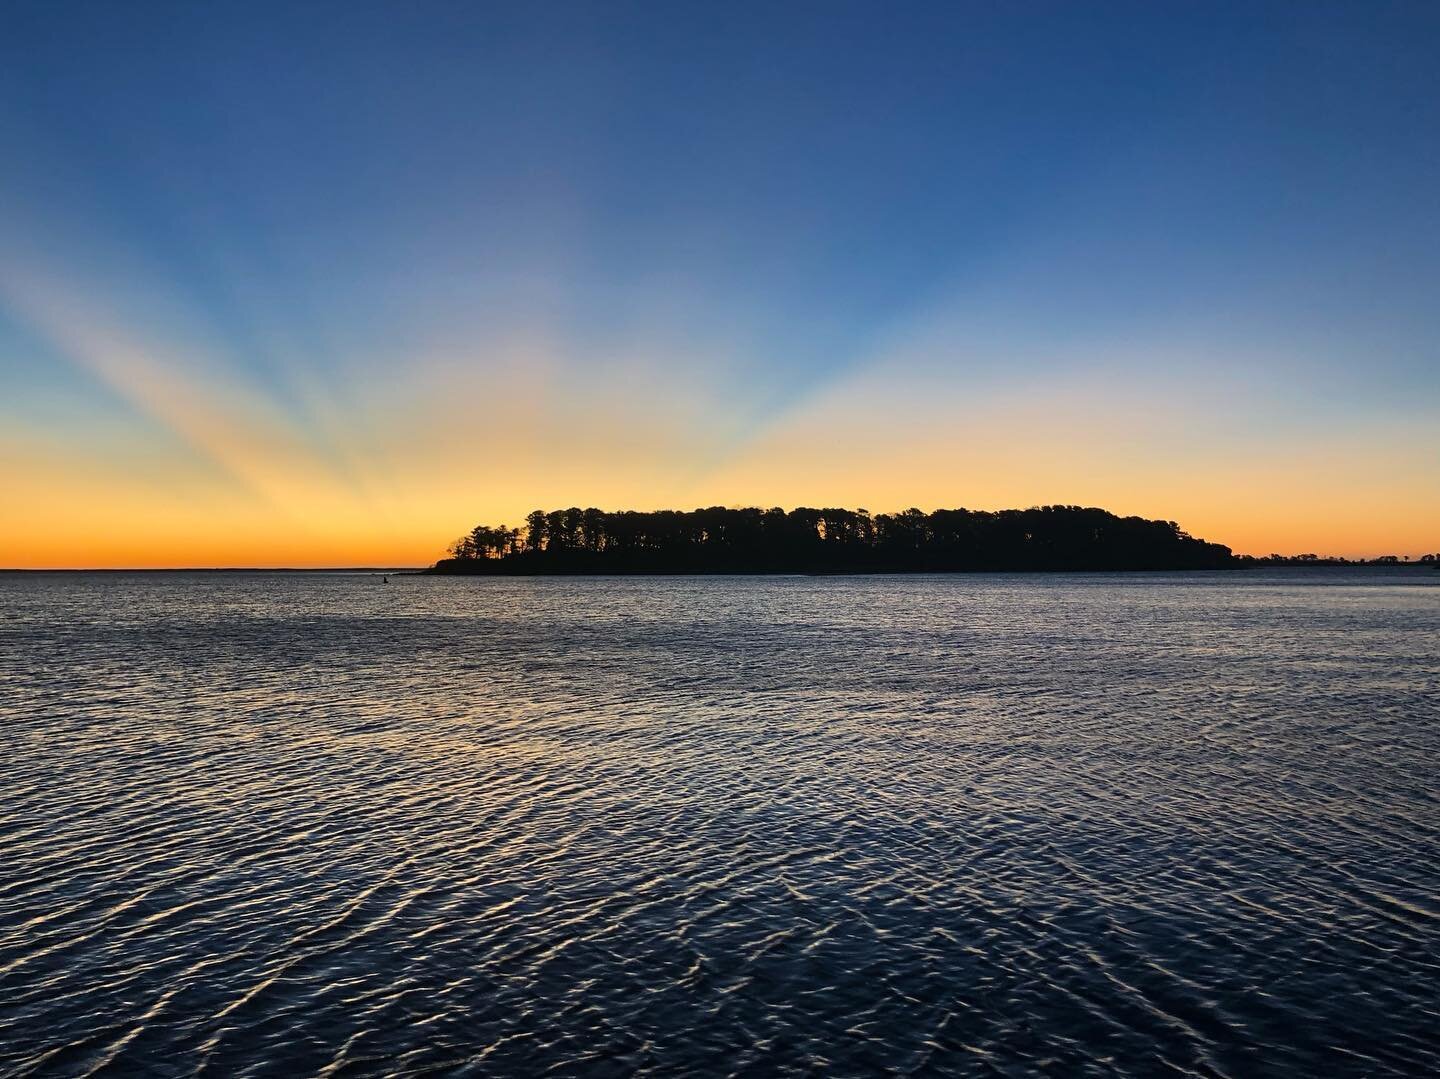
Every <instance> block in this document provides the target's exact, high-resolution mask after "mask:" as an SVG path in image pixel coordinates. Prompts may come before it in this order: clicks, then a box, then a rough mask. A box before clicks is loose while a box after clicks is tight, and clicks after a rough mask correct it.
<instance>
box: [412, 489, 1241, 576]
mask: <svg viewBox="0 0 1440 1079" xmlns="http://www.w3.org/2000/svg"><path fill="white" fill-rule="evenodd" d="M1245 564H1246V560H1244V559H1240V558H1236V557H1235V556H1234V555H1233V554H1232V553H1231V551H1230V548H1228V547H1225V546H1223V545H1221V544H1218V543H1207V542H1206V541H1205V540H1201V539H1196V538H1195V537H1193V536H1190V535H1188V534H1187V533H1185V532H1184V531H1182V530H1181V528H1180V526H1179V525H1177V524H1176V523H1175V522H1174V521H1152V520H1147V519H1145V518H1143V517H1120V516H1117V515H1116V514H1113V513H1110V512H1108V511H1106V510H1103V509H1094V508H1087V507H1081V506H1039V507H1034V508H1031V509H1023V510H997V511H993V512H990V511H981V510H965V509H953V510H936V511H934V512H933V513H924V512H922V511H920V510H917V509H911V510H905V511H904V512H901V513H881V514H874V515H872V514H871V513H869V512H868V511H866V510H863V509H857V510H849V509H832V508H826V509H810V508H804V507H802V508H799V509H792V510H789V511H786V510H783V509H759V508H751V509H730V508H726V507H720V506H716V507H711V508H709V509H697V510H652V511H637V510H621V511H617V512H611V511H606V510H598V509H579V508H571V509H564V510H552V511H549V512H546V511H543V510H536V511H534V512H533V513H531V514H530V515H529V516H528V517H526V519H525V523H524V525H523V526H522V527H517V528H511V527H509V526H507V525H498V526H490V525H477V526H476V527H475V528H473V529H472V530H471V531H470V532H468V533H466V534H465V535H464V536H461V537H460V538H459V539H458V540H456V541H455V542H454V543H453V544H452V545H451V546H450V550H449V557H447V558H442V559H441V560H440V561H438V562H436V563H435V565H434V566H433V567H431V569H430V570H429V571H428V572H431V573H437V574H584V573H616V574H674V573H945V572H962V571H987V570H988V571H1064V570H1071V571H1075V570H1181V569H1233V568H1239V567H1241V566H1243V565H1245Z"/></svg>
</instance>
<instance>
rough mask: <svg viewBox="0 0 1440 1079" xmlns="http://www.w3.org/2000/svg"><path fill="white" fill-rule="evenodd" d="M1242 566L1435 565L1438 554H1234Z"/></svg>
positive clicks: (1439, 562)
mask: <svg viewBox="0 0 1440 1079" xmlns="http://www.w3.org/2000/svg"><path fill="white" fill-rule="evenodd" d="M1236 561H1238V562H1239V563H1240V564H1241V565H1242V566H1413V565H1423V566H1431V567H1433V566H1436V565H1440V555H1434V554H1426V555H1421V556H1420V558H1419V559H1418V560H1417V561H1415V562H1412V561H1411V560H1410V556H1409V555H1405V556H1404V557H1401V556H1400V555H1394V554H1382V555H1381V556H1380V557H1379V558H1345V557H1342V556H1340V555H1317V554H1268V555H1249V554H1242V555H1237V556H1236Z"/></svg>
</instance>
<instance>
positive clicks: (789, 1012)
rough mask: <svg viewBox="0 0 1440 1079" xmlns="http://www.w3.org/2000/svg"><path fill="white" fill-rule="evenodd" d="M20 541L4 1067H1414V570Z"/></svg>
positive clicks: (1436, 765)
mask: <svg viewBox="0 0 1440 1079" xmlns="http://www.w3.org/2000/svg"><path fill="white" fill-rule="evenodd" d="M390 582H391V583H390V584H389V585H388V586H387V585H382V584H380V583H379V578H378V577H373V576H369V575H339V574H73V575H72V574H65V575H60V574H56V575H49V574H46V575H0V783H3V785H0V791H3V801H0V1074H6V1075H12V1074H13V1075H30V1074H37V1075H80V1074H90V1073H94V1072H103V1071H106V1070H108V1071H110V1072H113V1073H115V1074H135V1073H141V1074H154V1075H177V1076H178V1075H194V1074H206V1075H214V1076H229V1075H277V1076H279V1075H300V1074H322V1073H323V1074H328V1075H341V1074H344V1075H371V1074H390V1073H403V1074H441V1075H446V1074H455V1075H489V1074H499V1075H535V1074H540V1073H551V1074H569V1075H606V1074H629V1073H634V1072H642V1073H652V1074H668V1075H682V1074H691V1075H696V1074H700V1075H723V1074H731V1073H734V1074H755V1075H763V1074H835V1075H843V1074H872V1073H876V1072H883V1071H893V1072H899V1073H904V1074H946V1073H963V1074H969V1073H973V1074H1005V1075H1021V1074H1033V1073H1035V1072H1040V1071H1046V1072H1050V1073H1053V1074H1057V1075H1112V1074H1136V1075H1152V1074H1164V1075H1169V1074H1177V1073H1178V1074H1193V1075H1226V1076H1237V1077H1238V1076H1251V1075H1278V1074H1295V1075H1357V1076H1360V1075H1377V1076H1378V1075H1402V1074H1414V1075H1418V1074H1426V1073H1429V1074H1434V1073H1436V1071H1437V1070H1440V899H1437V894H1440V779H1437V769H1440V574H1427V573H1425V572H1423V571H1412V572H1404V571H1396V572H1391V573H1385V572H1378V571H1376V572H1370V571H1298V572H1281V573H1268V574H1266V573H1258V572H1256V573H1237V574H1228V575H1227V574H1215V575H1208V574H1193V575H1168V574H1147V575H1133V576H1128V575H1127V576H1056V577H1011V576H957V577H898V578H896V577H873V578H829V579H809V578H736V579H726V578H709V579H707V578H680V579H582V580H562V579H541V580H475V579H469V580H466V579H430V578H419V577H396V576H392V577H391V579H390Z"/></svg>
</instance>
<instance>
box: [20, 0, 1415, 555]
mask: <svg viewBox="0 0 1440 1079" xmlns="http://www.w3.org/2000/svg"><path fill="white" fill-rule="evenodd" d="M1437 373H1440V5H1437V4H1435V3H1432V2H1420V3H1412V4H1394V3H1384V2H1378V0H1377V2H1355V3H1350V4H1326V3H1318V2H1306V3H1293V2H1287V3H1278V4H1273V5H1270V4H1263V3H1243V4H1240V3H1237V4H1225V3H1206V4H1194V5H1191V4H1181V3H1167V2H1146V3H1135V4H1103V3H1090V4H1077V3H1059V4H1039V3H1013V4H1010V3H989V4H964V3H943V4H935V5H925V4H918V3H915V4H879V3H877V4H864V5H852V4H843V3H823V4H821V3H817V4H799V3H786V4H776V3H764V4H754V5H749V4H725V5H721V4H707V5H683V4H673V3H672V4H655V5H635V4H624V3H607V4H603V5H602V4H595V5H569V4H553V3H546V4H517V5H513V6H500V5H487V4H481V3H470V4H438V3H406V4H399V3H395V4H388V5H371V4H364V3H345V4H335V5H325V4H307V3H289V4H276V5H264V4H238V3H236V4H230V3H216V4H193V3H187V4H175V5H167V4H162V3H144V4H113V3H97V4H77V3H65V2H54V0H49V2H44V3H34V4H32V3H23V2H22V3H16V2H15V0H11V2H9V3H7V4H6V5H5V17H4V20H3V32H0V483H3V487H0V565H6V566H150V565H202V566H213V565H292V566H304V565H344V564H367V565H400V564H419V563H426V562H430V561H432V560H434V559H435V558H436V557H438V556H439V555H440V554H441V553H443V548H444V547H445V545H446V543H448V542H449V541H450V540H451V539H452V538H453V537H454V536H455V535H457V534H459V533H460V532H462V531H465V530H466V529H468V528H469V527H470V526H471V525H472V524H474V523H476V522H477V521H487V522H491V523H500V522H501V521H506V522H509V523H518V521H519V518H520V517H521V516H522V515H523V514H524V513H525V512H526V511H527V510H529V509H531V508H534V507H536V506H539V507H544V508H556V507H563V506H567V505H598V506H601V507H604V508H611V509H617V508H657V507H661V506H673V507H677V508H690V507H694V506H697V505H711V504H727V505H752V504H758V505H783V506H787V507H788V506H793V505H797V504H809V505H845V506H864V507H867V508H869V509H871V510H873V511H881V510H894V509H903V508H905V507H907V506H911V505H916V506H919V507H921V508H924V509H932V508H935V507H940V506H947V507H948V506H967V507H970V508H977V509H994V508H1001V507H1006V506H1026V505H1033V504H1039V503H1052V502H1065V503H1084V504H1089V505H1101V506H1104V507H1106V508H1109V509H1113V510H1115V511H1117V512H1121V513H1138V514H1142V515H1145V516H1151V517H1162V518H1169V519H1174V520H1177V521H1179V522H1180V523H1181V524H1182V526H1184V527H1186V528H1187V529H1189V530H1190V531H1191V532H1193V533H1195V534H1197V535H1201V536H1203V537H1205V538H1207V539H1211V540H1215V541H1218V542H1222V543H1227V544H1229V545H1231V546H1232V547H1234V548H1235V549H1236V550H1238V551H1242V552H1248V553H1261V554H1263V553H1268V552H1270V551H1281V552H1286V553H1296V552H1307V551H1314V552H1318V553H1322V554H1323V553H1337V554H1346V555H1375V554H1384V553H1396V554H1402V555H1403V554H1409V555H1418V554H1420V553H1422V552H1428V551H1435V550H1440V379H1437V377H1436V376H1437Z"/></svg>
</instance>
